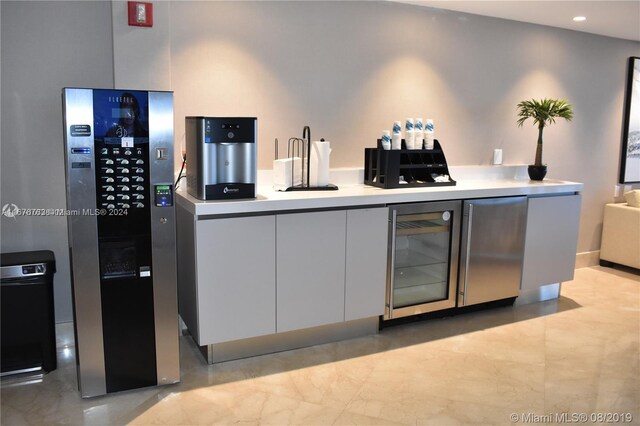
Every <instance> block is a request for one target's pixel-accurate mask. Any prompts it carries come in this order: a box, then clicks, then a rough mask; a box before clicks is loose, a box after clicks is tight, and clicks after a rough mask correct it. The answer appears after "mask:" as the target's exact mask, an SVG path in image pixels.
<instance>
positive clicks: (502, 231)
mask: <svg viewBox="0 0 640 426" xmlns="http://www.w3.org/2000/svg"><path fill="white" fill-rule="evenodd" d="M464 215H465V217H466V218H469V216H470V215H471V220H465V221H464V222H463V226H462V244H463V246H462V250H461V252H462V262H461V265H462V267H461V269H460V277H461V280H462V281H461V283H460V291H459V294H458V305H459V306H468V305H475V304H478V303H483V302H490V301H494V300H501V299H506V298H509V297H515V296H518V293H519V289H520V278H521V275H522V261H523V256H524V240H525V230H526V219H527V199H526V197H509V198H487V199H482V200H471V201H465V203H464Z"/></svg>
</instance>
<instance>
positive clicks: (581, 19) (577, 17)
mask: <svg viewBox="0 0 640 426" xmlns="http://www.w3.org/2000/svg"><path fill="white" fill-rule="evenodd" d="M573 20H574V21H576V22H582V21H586V20H587V17H586V16H574V17H573Z"/></svg>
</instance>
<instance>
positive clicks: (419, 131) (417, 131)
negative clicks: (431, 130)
mask: <svg viewBox="0 0 640 426" xmlns="http://www.w3.org/2000/svg"><path fill="white" fill-rule="evenodd" d="M413 134H414V137H415V146H414V148H415V149H422V142H423V139H424V128H423V122H422V118H416V123H415V126H413Z"/></svg>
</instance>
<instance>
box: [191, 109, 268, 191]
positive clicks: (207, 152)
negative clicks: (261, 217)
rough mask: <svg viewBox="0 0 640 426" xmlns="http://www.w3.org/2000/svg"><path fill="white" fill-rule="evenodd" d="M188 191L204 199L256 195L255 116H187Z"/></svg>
mask: <svg viewBox="0 0 640 426" xmlns="http://www.w3.org/2000/svg"><path fill="white" fill-rule="evenodd" d="M185 126H186V129H185V130H186V136H185V138H186V145H187V192H188V193H189V194H191V195H192V196H194V197H196V198H199V199H201V200H224V199H236V198H255V196H256V134H257V131H256V127H257V118H255V117H186V123H185Z"/></svg>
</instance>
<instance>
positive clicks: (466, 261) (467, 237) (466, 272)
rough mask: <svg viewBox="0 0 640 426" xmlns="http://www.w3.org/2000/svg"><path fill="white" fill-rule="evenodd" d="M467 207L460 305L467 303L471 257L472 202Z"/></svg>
mask: <svg viewBox="0 0 640 426" xmlns="http://www.w3.org/2000/svg"><path fill="white" fill-rule="evenodd" d="M466 206H468V207H469V211H468V214H465V216H467V227H466V235H465V238H464V240H465V248H464V251H463V252H462V255H463V256H464V261H463V264H464V274H463V276H462V277H463V278H462V279H463V283H462V305H463V306H465V305H466V304H467V282H468V277H469V258H470V257H471V256H470V254H471V228H472V226H473V204H467V205H466Z"/></svg>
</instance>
